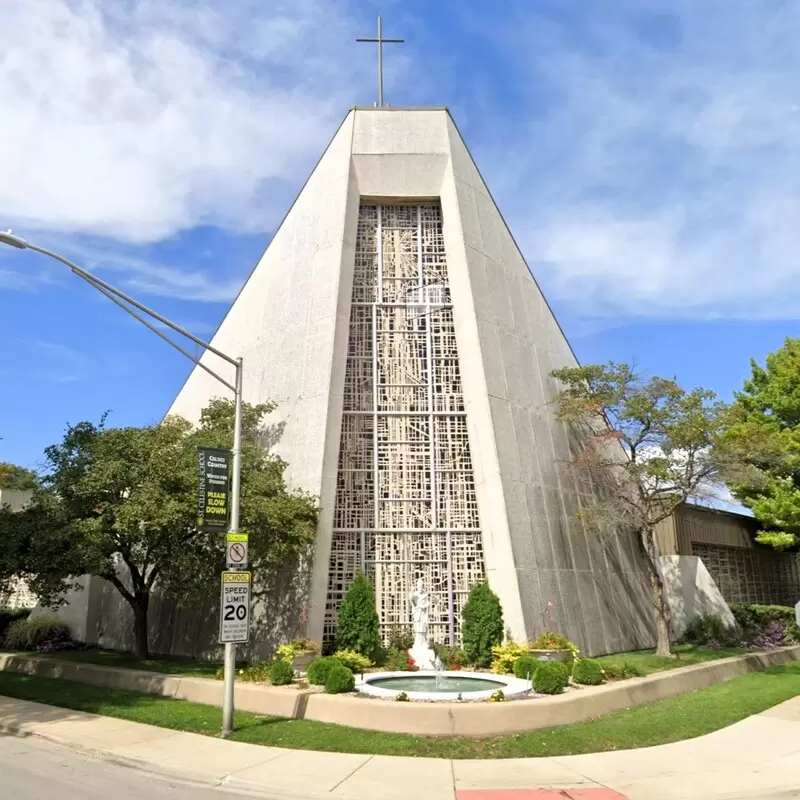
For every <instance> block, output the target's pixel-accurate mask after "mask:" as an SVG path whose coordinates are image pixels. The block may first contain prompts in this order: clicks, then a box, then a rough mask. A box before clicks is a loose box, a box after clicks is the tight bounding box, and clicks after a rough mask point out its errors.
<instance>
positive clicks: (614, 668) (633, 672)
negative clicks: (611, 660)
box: [603, 661, 644, 681]
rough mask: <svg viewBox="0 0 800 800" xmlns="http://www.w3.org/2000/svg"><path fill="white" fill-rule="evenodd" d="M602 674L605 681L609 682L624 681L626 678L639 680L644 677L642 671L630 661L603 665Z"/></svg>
mask: <svg viewBox="0 0 800 800" xmlns="http://www.w3.org/2000/svg"><path fill="white" fill-rule="evenodd" d="M603 672H605V674H606V680H609V681H624V680H625V679H626V678H641V677H642V676H643V675H644V670H643V669H642V668H641V667H638V666H637V665H636V664H634V663H632V662H631V661H623V662H621V663H619V664H604V665H603Z"/></svg>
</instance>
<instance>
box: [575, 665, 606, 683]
mask: <svg viewBox="0 0 800 800" xmlns="http://www.w3.org/2000/svg"><path fill="white" fill-rule="evenodd" d="M572 680H574V681H575V683H582V684H583V685H584V686H599V685H600V684H601V683H603V681H604V680H605V677H604V676H603V667H602V666H601V664H600V662H599V661H595V660H594V659H593V658H579V659H578V660H577V661H576V662H575V663H574V664H573V665H572Z"/></svg>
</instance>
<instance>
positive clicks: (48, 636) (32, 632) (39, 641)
mask: <svg viewBox="0 0 800 800" xmlns="http://www.w3.org/2000/svg"><path fill="white" fill-rule="evenodd" d="M4 644H5V646H6V647H7V648H8V649H9V650H23V651H31V650H34V651H36V652H37V653H54V652H57V651H58V650H68V649H70V648H72V647H74V643H73V641H72V639H71V638H70V635H69V628H68V627H67V626H66V625H65V624H64V623H63V622H62V621H61V620H60V619H59V618H58V617H52V616H50V617H47V616H42V617H34V618H33V619H31V618H30V617H29V618H27V619H18V620H17V621H16V622H13V623H12V624H11V625H10V626H9V627H8V630H7V631H6V635H5V639H4Z"/></svg>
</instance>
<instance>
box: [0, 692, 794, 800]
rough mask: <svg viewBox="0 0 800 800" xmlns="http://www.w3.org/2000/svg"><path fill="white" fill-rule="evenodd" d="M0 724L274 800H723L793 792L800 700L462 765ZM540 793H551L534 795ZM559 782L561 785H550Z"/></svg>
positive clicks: (129, 731) (110, 723)
mask: <svg viewBox="0 0 800 800" xmlns="http://www.w3.org/2000/svg"><path fill="white" fill-rule="evenodd" d="M0 731H5V732H8V733H14V734H18V735H35V736H40V737H43V738H45V739H47V740H49V741H52V742H55V743H58V744H61V745H66V746H68V747H71V748H77V749H80V750H84V751H90V752H92V753H94V754H96V755H100V756H102V757H105V758H111V759H114V760H116V761H124V762H126V763H129V764H135V765H136V766H138V767H141V768H143V769H146V770H148V771H151V772H156V773H160V774H165V775H169V776H171V777H182V778H186V779H190V780H192V781H195V782H199V783H204V784H208V785H214V786H224V787H225V788H226V789H228V790H241V791H243V792H247V793H257V794H259V795H261V796H263V795H265V794H266V795H269V796H273V797H276V796H277V797H302V798H318V797H331V796H333V797H336V798H341V799H342V800H375V798H381V800H395V799H396V800H401V798H402V800H407V798H408V797H415V798H419V800H523V798H524V799H525V800H533V799H534V798H537V799H538V800H544V798H547V800H551V799H552V800H555V798H573V800H623V799H624V798H629V799H630V800H673V799H674V800H678V798H680V800H687V798H704V800H711V799H713V800H733V799H734V798H748V800H759V798H764V799H765V800H766V798H771V799H772V798H775V797H778V796H780V797H785V798H788V797H800V697H796V698H794V699H793V700H790V701H788V702H786V703H783V704H781V705H779V706H776V707H775V708H773V709H771V710H769V711H766V712H764V713H763V714H758V715H756V716H753V717H750V718H749V719H746V720H742V721H741V722H739V723H737V724H735V725H732V726H731V727H730V728H726V729H724V730H721V731H717V732H716V733H712V734H709V735H708V736H704V737H701V738H699V739H692V740H689V741H685V742H677V743H675V744H669V745H662V746H659V747H651V748H646V749H641V750H626V751H618V752H612V753H597V754H592V755H580V756H563V757H559V758H526V759H503V760H482V761H477V760H475V761H466V760H463V761H462V760H454V761H449V760H446V759H429V758H397V757H389V756H368V755H352V754H342V753H323V752H316V751H307V750H285V749H280V748H273V747H260V746H258V745H251V744H242V743H239V742H226V741H222V740H221V739H217V738H212V737H206V736H200V735H198V734H191V733H180V732H176V731H171V730H166V729H164V728H155V727H151V726H149V725H141V724H139V723H135V722H126V721H124V720H118V719H113V718H110V717H98V716H94V715H91V714H83V713H81V712H76V711H69V710H66V709H59V708H55V707H53V706H44V705H39V704H37V703H28V702H24V701H20V700H12V699H9V698H3V697H0ZM534 790H550V791H544V792H541V791H534ZM558 790H560V791H558Z"/></svg>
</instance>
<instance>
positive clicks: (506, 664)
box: [492, 639, 528, 675]
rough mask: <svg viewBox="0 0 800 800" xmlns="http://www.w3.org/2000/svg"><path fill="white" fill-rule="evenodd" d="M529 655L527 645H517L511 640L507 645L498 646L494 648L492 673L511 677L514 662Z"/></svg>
mask: <svg viewBox="0 0 800 800" xmlns="http://www.w3.org/2000/svg"><path fill="white" fill-rule="evenodd" d="M526 655H528V647H527V645H523V644H517V643H516V642H515V641H514V640H513V639H509V640H508V641H507V642H506V643H505V644H497V645H495V646H494V647H493V648H492V672H495V673H497V674H498V675H510V674H511V673H512V672H513V671H514V662H515V661H516V660H517V659H518V658H519V657H520V656H526Z"/></svg>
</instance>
